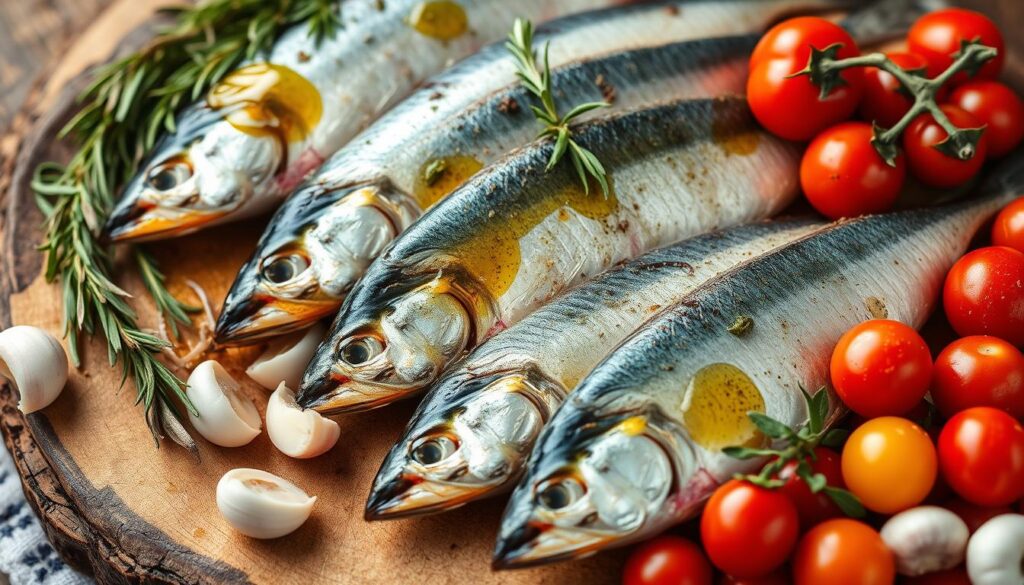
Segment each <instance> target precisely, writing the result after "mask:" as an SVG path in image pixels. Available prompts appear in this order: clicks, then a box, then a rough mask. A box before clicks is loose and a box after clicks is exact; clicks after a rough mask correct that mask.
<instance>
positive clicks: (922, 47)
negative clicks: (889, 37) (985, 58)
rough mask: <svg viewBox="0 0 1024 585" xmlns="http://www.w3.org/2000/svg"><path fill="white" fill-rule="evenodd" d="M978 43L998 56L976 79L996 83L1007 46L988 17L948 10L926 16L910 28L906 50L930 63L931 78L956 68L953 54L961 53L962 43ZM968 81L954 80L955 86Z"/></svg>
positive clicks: (963, 77) (964, 76)
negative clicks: (993, 50) (992, 48)
mask: <svg viewBox="0 0 1024 585" xmlns="http://www.w3.org/2000/svg"><path fill="white" fill-rule="evenodd" d="M974 39H978V40H980V41H981V43H982V44H984V45H987V46H989V47H994V48H995V49H996V50H997V51H999V53H998V54H997V55H996V56H995V57H994V58H993V59H992V60H991V61H989V62H988V63H985V65H984V66H982V68H981V69H980V70H979V71H978V74H977V75H976V76H975V78H976V79H995V78H997V77H999V72H1000V71H1001V70H1002V68H1003V60H1004V57H1005V55H1006V44H1005V43H1004V42H1003V35H1002V33H1001V32H999V28H998V27H997V26H996V25H995V23H993V22H992V21H991V20H989V18H988V17H987V16H985V15H984V14H981V13H979V12H974V11H973V10H965V9H963V8H946V9H944V10H936V11H935V12H930V13H928V14H925V15H924V16H922V17H921V18H919V19H918V20H917V22H915V23H914V25H913V26H912V27H910V32H909V33H908V34H907V46H908V47H909V48H910V52H911V53H917V54H918V55H921V56H922V57H924V58H925V59H926V60H927V61H928V77H935V76H936V75H938V74H940V73H942V72H943V71H945V70H946V69H947V68H948V67H949V66H950V65H952V64H953V54H954V53H956V52H957V51H959V50H960V41H970V40H974ZM966 80H967V74H966V73H958V74H957V75H956V76H954V77H953V82H954V83H962V82H964V81H966Z"/></svg>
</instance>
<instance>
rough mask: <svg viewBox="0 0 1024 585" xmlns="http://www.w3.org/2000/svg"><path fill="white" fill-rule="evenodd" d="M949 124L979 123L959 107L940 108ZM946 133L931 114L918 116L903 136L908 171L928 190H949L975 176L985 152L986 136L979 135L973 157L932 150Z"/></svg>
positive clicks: (943, 138) (977, 125)
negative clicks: (931, 188)
mask: <svg viewBox="0 0 1024 585" xmlns="http://www.w3.org/2000/svg"><path fill="white" fill-rule="evenodd" d="M940 109H941V110H942V112H943V113H944V114H946V117H947V118H949V121H950V122H952V123H953V125H954V126H956V127H957V128H980V127H981V125H982V124H981V122H979V121H978V119H977V118H975V117H974V116H972V115H971V114H969V113H967V112H965V111H964V110H962V109H961V108H958V107H957V106H952V105H948V104H947V105H944V106H940ZM948 136H949V134H948V133H947V132H946V131H945V130H944V129H943V128H942V126H939V124H938V123H937V122H936V121H935V118H933V117H932V115H931V114H922V115H920V116H918V117H917V118H915V119H914V121H913V122H911V123H910V125H909V126H907V129H906V131H905V132H904V133H903V150H904V152H905V153H906V155H907V165H908V166H909V167H910V172H911V173H913V174H914V176H915V177H917V178H918V179H919V180H920V181H921V182H922V183H924V184H926V185H931V186H932V187H939V188H950V187H956V186H958V185H962V184H963V183H966V182H967V181H969V180H970V179H971V178H972V177H973V176H974V175H976V174H978V170H979V169H981V165H982V164H983V163H984V162H985V156H986V154H987V153H988V137H987V136H985V134H984V133H983V134H982V135H981V139H980V140H978V145H977V148H975V152H974V156H972V157H971V158H969V159H967V160H960V159H958V158H954V157H952V156H949V155H947V154H945V153H943V152H941V151H939V150H938V149H936V148H935V145H936V144H939V143H940V142H942V141H943V140H945V139H946V138H947V137H948Z"/></svg>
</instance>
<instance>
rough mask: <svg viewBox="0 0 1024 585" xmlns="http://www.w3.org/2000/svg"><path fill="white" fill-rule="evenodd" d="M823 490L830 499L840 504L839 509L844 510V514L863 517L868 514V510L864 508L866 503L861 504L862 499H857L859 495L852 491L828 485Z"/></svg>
mask: <svg viewBox="0 0 1024 585" xmlns="http://www.w3.org/2000/svg"><path fill="white" fill-rule="evenodd" d="M823 491H824V492H825V495H826V496H828V497H829V499H831V500H832V501H833V502H835V504H836V505H837V506H839V509H840V510H842V512H843V514H846V515H847V516H850V517H851V518H863V517H864V516H866V515H867V511H866V510H865V509H864V504H861V503H860V500H859V499H857V496H855V495H853V494H851V493H850V492H848V491H846V490H844V489H840V488H837V487H832V486H827V487H826V488H824V490H823Z"/></svg>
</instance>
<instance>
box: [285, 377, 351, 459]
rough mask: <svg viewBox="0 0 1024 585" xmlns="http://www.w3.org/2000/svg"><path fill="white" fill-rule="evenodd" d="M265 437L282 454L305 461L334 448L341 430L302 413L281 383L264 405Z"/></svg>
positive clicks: (310, 412)
mask: <svg viewBox="0 0 1024 585" xmlns="http://www.w3.org/2000/svg"><path fill="white" fill-rule="evenodd" d="M267 434H268V435H270V441H271V442H272V443H274V446H275V447H277V448H278V449H279V450H280V451H281V452H282V453H284V454H285V455H288V456H289V457H296V458H298V459H309V458H310V457H316V456H317V455H322V454H323V453H326V452H327V451H329V450H330V449H331V447H334V445H335V443H337V442H338V436H339V435H341V427H340V426H338V423H336V422H334V421H333V420H331V419H329V418H326V417H323V416H321V415H320V414H318V413H317V412H316V411H314V410H302V408H301V407H299V405H298V404H296V403H295V394H294V393H292V391H291V390H289V389H288V386H286V385H285V383H284V382H281V384H280V385H279V386H278V387H277V390H275V391H274V393H273V394H271V395H270V401H269V402H268V403H267Z"/></svg>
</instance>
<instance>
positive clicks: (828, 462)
mask: <svg viewBox="0 0 1024 585" xmlns="http://www.w3.org/2000/svg"><path fill="white" fill-rule="evenodd" d="M814 456H815V459H814V460H813V461H808V463H809V464H810V466H811V473H812V474H815V473H820V474H822V475H824V476H825V481H826V482H827V483H828V485H830V486H832V487H837V488H845V487H846V484H845V483H844V482H843V465H842V462H841V460H840V458H839V453H836V452H835V451H833V450H832V449H828V448H825V447H816V448H815V449H814ZM796 468H797V462H796V461H790V462H789V463H787V464H786V465H785V467H783V468H782V470H781V471H779V474H778V478H779V479H782V480H785V481H786V483H785V485H783V486H782V487H780V488H779V491H780V492H782V493H784V494H786V497H787V498H789V501H791V502H793V505H794V506H796V512H797V515H798V516H799V517H800V527H801V528H802V529H804V530H806V529H808V528H810V527H811V526H814V525H815V524H819V523H821V522H824V521H825V520H828V519H829V518H836V517H839V516H841V515H842V511H841V510H840V509H839V506H836V504H835V502H833V501H832V499H831V498H829V497H828V496H826V495H825V494H824V492H818V493H816V494H815V493H813V492H811V488H809V487H807V484H806V483H805V482H804V480H802V479H800V476H798V475H797V474H796Z"/></svg>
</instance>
